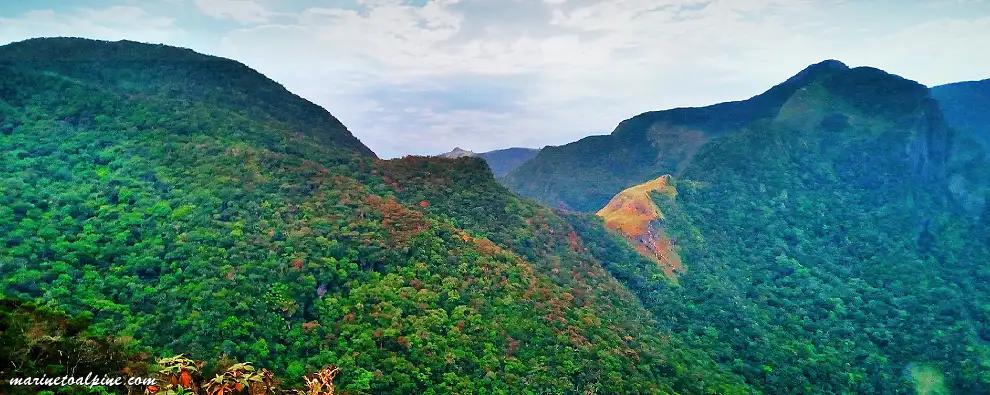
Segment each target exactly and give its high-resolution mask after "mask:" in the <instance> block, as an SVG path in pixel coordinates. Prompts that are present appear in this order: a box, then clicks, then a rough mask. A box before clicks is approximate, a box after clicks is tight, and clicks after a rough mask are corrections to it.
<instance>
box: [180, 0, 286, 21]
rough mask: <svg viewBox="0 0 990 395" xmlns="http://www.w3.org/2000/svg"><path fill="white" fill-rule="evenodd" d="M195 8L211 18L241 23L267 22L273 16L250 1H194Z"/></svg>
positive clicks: (256, 3) (262, 7)
mask: <svg viewBox="0 0 990 395" xmlns="http://www.w3.org/2000/svg"><path fill="white" fill-rule="evenodd" d="M196 7H198V8H199V10H200V11H202V12H203V13H204V14H206V15H209V16H211V17H214V18H218V19H231V20H234V21H237V22H242V23H263V22H268V21H269V18H270V17H271V16H272V15H273V14H272V13H271V12H269V11H268V10H267V9H265V7H264V6H262V5H261V4H259V3H258V2H255V1H252V0H196Z"/></svg>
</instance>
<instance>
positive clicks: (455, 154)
mask: <svg viewBox="0 0 990 395" xmlns="http://www.w3.org/2000/svg"><path fill="white" fill-rule="evenodd" d="M437 156H439V157H441V158H448V159H457V158H463V157H468V156H478V154H477V153H475V152H474V151H468V150H465V149H462V148H461V147H454V149H452V150H450V151H448V152H444V153H442V154H440V155H437Z"/></svg>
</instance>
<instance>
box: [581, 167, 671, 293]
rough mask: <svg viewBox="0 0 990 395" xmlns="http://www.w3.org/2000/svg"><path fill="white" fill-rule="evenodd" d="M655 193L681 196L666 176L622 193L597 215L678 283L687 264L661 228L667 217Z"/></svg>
mask: <svg viewBox="0 0 990 395" xmlns="http://www.w3.org/2000/svg"><path fill="white" fill-rule="evenodd" d="M653 193H663V194H666V195H667V196H670V197H672V198H673V197H676V196H677V190H675V189H674V187H673V186H672V185H670V176H669V175H664V176H660V177H658V178H656V179H655V180H652V181H647V182H645V183H642V184H639V185H635V186H632V187H630V188H627V189H626V190H624V191H622V192H619V193H618V194H617V195H615V196H614V197H613V198H612V200H610V201H609V202H608V204H607V205H605V207H603V208H602V209H601V210H598V213H597V215H598V216H599V217H601V218H602V219H603V220H605V226H606V227H608V228H609V229H612V230H614V231H616V232H618V233H619V234H621V235H622V236H624V237H625V238H626V240H628V241H629V242H630V243H631V244H632V245H633V247H635V248H636V251H637V252H639V253H640V254H641V255H643V256H645V257H647V258H650V259H651V260H653V261H654V262H656V263H657V264H658V265H659V266H660V269H661V270H663V272H664V274H665V275H666V276H667V278H670V279H672V280H677V275H678V274H680V273H683V272H684V270H685V268H684V263H683V262H681V257H680V256H679V255H678V254H677V251H675V250H674V244H673V241H672V240H671V239H670V237H668V236H667V234H666V232H664V230H663V227H662V226H661V222H662V221H663V213H662V212H661V211H660V208H659V207H657V205H656V203H654V202H653V197H652V195H653Z"/></svg>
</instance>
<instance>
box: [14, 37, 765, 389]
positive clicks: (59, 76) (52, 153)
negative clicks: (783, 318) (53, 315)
mask: <svg viewBox="0 0 990 395" xmlns="http://www.w3.org/2000/svg"><path fill="white" fill-rule="evenodd" d="M0 124H2V125H8V126H4V128H3V133H0V147H3V149H2V150H0V289H2V291H3V294H4V295H5V296H6V297H10V298H16V299H21V300H28V301H33V302H35V303H38V304H40V305H42V306H45V307H46V308H54V309H60V310H64V311H66V312H68V313H69V314H72V315H76V316H79V317H81V318H84V319H89V320H91V321H92V325H91V327H90V329H88V332H87V334H86V336H93V337H97V338H100V337H104V336H107V335H113V336H116V337H118V338H133V339H134V340H135V342H134V343H131V344H130V345H129V346H128V347H130V349H131V351H137V350H144V349H150V350H152V352H153V353H154V354H156V355H157V356H170V355H174V354H178V353H187V354H189V355H190V356H192V357H195V358H197V359H207V360H211V359H215V358H218V357H220V356H226V357H227V358H231V359H235V360H240V361H250V362H253V363H255V365H256V366H259V367H267V368H270V369H272V370H273V371H275V372H276V373H278V374H279V375H281V376H283V377H285V378H287V379H288V380H298V378H299V377H301V376H302V375H303V374H305V373H308V372H312V371H314V370H315V369H318V368H319V367H321V366H325V365H328V364H332V365H336V366H338V367H339V368H340V369H341V374H340V376H339V378H338V379H337V381H338V383H337V384H338V388H339V389H340V390H342V391H344V393H525V392H533V393H574V392H581V393H595V392H598V393H675V392H676V393H706V392H708V393H711V392H718V393H746V392H749V387H748V386H747V385H746V384H745V383H743V382H742V379H741V377H740V376H738V375H735V374H733V373H729V372H728V369H726V368H725V367H723V366H721V365H719V364H717V363H716V362H715V361H714V360H713V358H712V357H711V356H710V355H709V354H708V353H707V351H706V350H703V349H690V348H687V347H686V346H685V345H684V341H682V340H681V339H680V337H679V335H677V334H674V333H671V332H669V331H666V330H662V329H660V328H659V326H660V324H658V323H656V322H655V321H654V320H653V319H652V317H651V315H650V314H649V312H647V311H646V310H645V309H643V307H642V305H641V304H640V303H639V300H638V299H637V298H636V297H635V296H634V295H633V294H631V293H630V292H628V290H627V289H626V288H625V287H624V286H623V285H622V283H620V282H619V281H617V280H616V279H615V278H614V277H613V276H612V275H611V274H610V273H612V272H623V270H619V269H621V268H622V267H624V265H625V266H628V265H632V264H635V262H634V261H628V260H619V261H608V260H601V259H598V258H595V257H594V256H592V255H591V253H590V252H588V251H587V250H586V249H585V247H584V246H585V245H586V244H588V245H594V242H593V241H592V242H588V243H586V242H585V241H584V240H583V239H582V238H581V237H580V236H578V235H577V233H576V232H574V231H572V228H571V226H570V225H569V224H568V222H567V221H565V220H564V219H562V218H561V217H559V216H558V215H557V214H555V213H554V212H552V211H550V210H548V209H546V208H543V207H541V206H538V205H536V204H533V203H531V202H527V201H524V200H521V199H519V198H517V197H515V195H513V194H511V193H510V192H508V191H507V190H506V189H505V188H503V187H502V186H500V185H498V184H497V183H496V182H495V180H494V178H493V177H492V175H491V173H490V172H489V171H488V169H487V167H486V166H485V165H484V163H483V162H481V161H480V160H478V159H473V158H466V159H459V160H447V159H436V158H435V159H423V158H407V159H400V160H395V161H380V160H377V159H374V157H373V154H371V153H370V151H368V150H367V149H366V148H365V147H364V146H363V145H361V144H360V143H359V142H358V141H357V140H356V139H354V138H353V137H352V136H351V135H350V134H349V133H348V132H347V131H346V129H345V128H344V127H343V126H341V125H340V124H339V122H336V120H335V119H334V118H333V117H332V116H330V115H329V114H328V113H326V112H325V111H324V110H322V109H320V108H318V107H316V106H314V105H312V104H309V103H308V102H305V101H303V100H302V99H300V98H298V97H296V96H294V95H292V94H290V93H288V92H286V91H285V90H284V89H282V88H281V87H279V86H277V85H275V84H274V83H272V82H271V81H270V80H267V79H265V78H264V77H262V76H260V75H259V74H257V73H254V72H253V71H251V70H250V69H247V68H246V67H244V66H243V65H240V64H238V63H236V62H233V61H229V60H224V59H220V58H213V57H208V56H204V55H199V54H196V53H193V52H191V51H188V50H183V49H178V48H171V47H164V46H155V45H145V44H138V43H132V42H114V43H111V42H100V41H89V40H81V39H38V40H29V41H26V42H21V43H15V44H11V45H9V46H5V47H0ZM625 271H628V272H637V271H638V270H635V269H627V270H625ZM663 286H666V285H663ZM2 369H4V370H3V371H2V373H3V376H4V377H9V376H11V375H14V374H18V373H19V372H16V371H8V370H7V369H10V367H8V366H7V365H4V366H3V368H2ZM22 373H23V372H22Z"/></svg>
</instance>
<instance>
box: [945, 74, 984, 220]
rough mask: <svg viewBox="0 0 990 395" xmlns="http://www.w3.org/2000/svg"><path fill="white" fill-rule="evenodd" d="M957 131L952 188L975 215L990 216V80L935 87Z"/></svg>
mask: <svg viewBox="0 0 990 395" xmlns="http://www.w3.org/2000/svg"><path fill="white" fill-rule="evenodd" d="M932 95H933V96H934V97H935V99H937V100H938V103H939V106H940V107H941V108H942V111H943V112H944V113H945V119H946V120H947V121H948V123H949V125H951V126H952V127H953V128H954V129H955V131H956V138H955V140H956V144H954V145H953V153H952V176H951V177H952V179H951V181H950V188H951V190H952V193H953V194H954V195H955V196H956V197H957V199H959V201H960V202H961V203H962V204H963V206H964V207H965V208H966V209H967V210H968V211H969V212H970V213H971V214H972V215H974V216H979V215H982V216H983V217H984V218H988V217H990V213H987V212H986V211H987V210H988V209H990V208H988V206H987V199H990V80H983V81H969V82H957V83H954V84H948V85H942V86H936V87H934V88H932Z"/></svg>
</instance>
